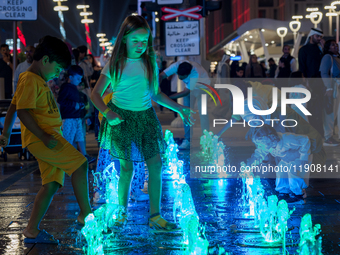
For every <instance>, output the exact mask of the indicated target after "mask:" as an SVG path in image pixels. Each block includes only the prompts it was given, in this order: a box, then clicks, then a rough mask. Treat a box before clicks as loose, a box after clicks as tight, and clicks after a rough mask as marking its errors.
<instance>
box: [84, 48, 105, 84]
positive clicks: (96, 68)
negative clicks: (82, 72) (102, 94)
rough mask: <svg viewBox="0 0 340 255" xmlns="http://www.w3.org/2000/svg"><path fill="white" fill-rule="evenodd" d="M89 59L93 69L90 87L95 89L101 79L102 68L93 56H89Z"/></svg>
mask: <svg viewBox="0 0 340 255" xmlns="http://www.w3.org/2000/svg"><path fill="white" fill-rule="evenodd" d="M87 57H88V60H89V61H90V63H91V65H92V67H93V74H92V76H91V80H90V87H91V88H94V86H95V85H96V83H97V81H98V79H99V76H100V73H101V71H102V68H101V67H100V66H99V65H98V63H97V61H96V60H95V59H94V57H93V55H92V54H88V55H87Z"/></svg>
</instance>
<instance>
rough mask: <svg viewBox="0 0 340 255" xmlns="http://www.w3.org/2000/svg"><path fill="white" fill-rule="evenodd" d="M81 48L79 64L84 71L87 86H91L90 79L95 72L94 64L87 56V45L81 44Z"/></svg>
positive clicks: (79, 48)
mask: <svg viewBox="0 0 340 255" xmlns="http://www.w3.org/2000/svg"><path fill="white" fill-rule="evenodd" d="M77 49H78V50H79V62H78V65H79V66H80V67H81V68H82V69H83V71H84V80H85V83H86V85H87V86H86V87H90V85H89V84H90V79H91V76H92V74H93V67H92V64H91V63H90V62H89V60H88V57H87V47H86V46H85V45H81V46H79V47H78V48H77Z"/></svg>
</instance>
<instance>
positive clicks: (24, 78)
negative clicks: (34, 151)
mask: <svg viewBox="0 0 340 255" xmlns="http://www.w3.org/2000/svg"><path fill="white" fill-rule="evenodd" d="M12 104H15V105H16V109H17V110H20V109H28V111H29V113H30V114H31V115H32V117H33V118H34V120H35V122H36V123H37V124H38V125H39V127H40V128H41V129H42V130H44V131H45V132H46V133H48V134H53V133H59V134H61V130H60V127H61V125H62V121H61V117H60V113H59V109H58V106H57V103H56V101H55V99H54V96H53V94H52V92H51V90H50V88H49V87H48V85H47V83H46V82H45V81H44V80H43V78H41V77H40V76H39V75H37V74H35V73H32V72H29V71H26V72H24V73H22V74H21V75H20V77H19V81H18V86H17V90H16V92H15V94H14V98H13V99H12ZM21 140H22V147H23V148H25V147H27V145H29V144H31V143H33V142H37V141H39V138H38V137H36V136H35V135H34V134H33V133H32V132H31V131H30V130H28V129H27V128H26V127H25V126H24V125H23V124H22V123H21Z"/></svg>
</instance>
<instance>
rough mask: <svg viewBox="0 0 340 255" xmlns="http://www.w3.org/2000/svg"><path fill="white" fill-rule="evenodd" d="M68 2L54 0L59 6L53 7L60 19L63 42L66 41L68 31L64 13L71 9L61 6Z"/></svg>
mask: <svg viewBox="0 0 340 255" xmlns="http://www.w3.org/2000/svg"><path fill="white" fill-rule="evenodd" d="M66 1H67V0H53V2H57V3H58V5H57V6H54V7H53V10H54V11H56V12H58V17H59V29H60V33H61V36H62V39H63V41H65V40H66V31H65V28H64V15H63V11H68V10H69V8H68V6H65V5H61V2H66Z"/></svg>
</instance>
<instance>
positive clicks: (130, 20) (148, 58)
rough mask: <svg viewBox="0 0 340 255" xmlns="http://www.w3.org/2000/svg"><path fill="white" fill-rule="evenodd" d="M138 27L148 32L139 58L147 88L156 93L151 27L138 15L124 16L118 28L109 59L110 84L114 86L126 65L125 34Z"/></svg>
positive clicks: (155, 67)
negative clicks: (145, 44) (144, 47)
mask: <svg viewBox="0 0 340 255" xmlns="http://www.w3.org/2000/svg"><path fill="white" fill-rule="evenodd" d="M140 28H144V29H145V30H146V31H148V32H149V38H148V46H147V49H146V51H145V52H144V53H143V54H142V56H141V58H142V60H143V63H144V66H145V67H146V71H147V77H148V80H149V89H150V90H151V91H153V92H154V93H156V92H157V91H158V68H157V63H156V54H155V51H154V49H153V47H152V34H151V29H150V27H149V25H148V23H147V21H146V20H145V19H144V18H143V17H142V16H139V15H137V16H128V17H126V18H125V20H124V21H123V24H122V25H121V27H120V29H119V33H118V36H117V39H116V42H115V44H114V47H113V51H112V56H111V59H110V74H111V77H112V78H113V80H114V82H112V83H111V84H113V85H112V87H113V88H114V86H115V84H117V83H118V81H119V79H120V78H121V76H122V73H123V69H124V67H125V65H126V58H127V51H126V40H125V38H126V36H127V35H128V34H131V33H133V32H134V31H136V30H137V29H140Z"/></svg>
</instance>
